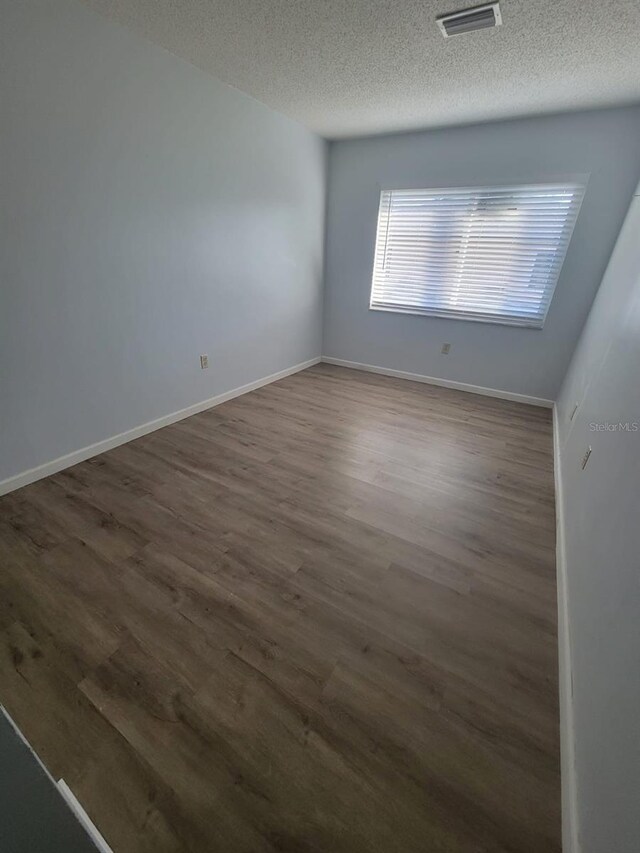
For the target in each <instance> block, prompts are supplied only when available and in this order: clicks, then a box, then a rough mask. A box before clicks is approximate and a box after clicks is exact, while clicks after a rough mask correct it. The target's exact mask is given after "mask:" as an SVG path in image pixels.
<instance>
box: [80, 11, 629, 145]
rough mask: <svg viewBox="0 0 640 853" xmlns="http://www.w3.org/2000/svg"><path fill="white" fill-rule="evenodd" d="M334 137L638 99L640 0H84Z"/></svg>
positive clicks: (315, 128) (212, 72)
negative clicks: (459, 31)
mask: <svg viewBox="0 0 640 853" xmlns="http://www.w3.org/2000/svg"><path fill="white" fill-rule="evenodd" d="M83 2H84V3H85V4H86V5H88V6H90V7H92V8H94V9H96V10H97V11H99V12H101V13H103V14H105V15H107V16H109V17H111V18H113V19H114V20H117V21H119V22H120V23H122V24H125V25H126V26H128V27H130V28H131V29H134V30H136V31H137V32H139V33H141V34H143V35H144V36H146V37H147V38H149V39H150V40H151V41H154V42H156V43H157V44H160V45H162V46H164V47H165V48H167V49H168V50H170V51H171V52H172V53H175V54H176V55H178V56H181V57H183V58H184V59H187V60H189V61H190V62H192V63H193V64H194V65H196V66H198V67H199V68H202V69H204V70H205V71H209V72H210V73H211V74H214V75H215V76H216V77H218V78H219V79H221V80H224V81H225V82H226V83H229V84H230V85H232V86H235V87H236V88H238V89H241V90H242V91H244V92H247V93H248V94H250V95H252V96H253V97H254V98H257V99H258V100H260V101H262V102H264V103H265V104H268V105H269V106H270V107H272V108H273V109H275V110H279V111H280V112H282V113H285V114H286V115H288V116H291V117H292V118H294V119H297V120H298V121H300V122H302V123H303V124H305V125H307V126H308V127H310V128H311V129H312V130H315V131H317V132H318V133H320V134H322V135H323V136H326V137H329V138H338V137H344V136H357V135H363V134H372V133H381V132H388V131H393V130H405V129H410V128H426V127H437V126H442V125H451V124H459V123H466V122H475V121H486V120H489V119H497V118H504V117H513V116H522V115H532V114H536V113H542V112H554V111H560V110H566V109H578V108H582V107H596V106H604V105H612V104H617V103H629V102H633V101H640V0H502V2H501V4H500V5H501V9H502V17H503V22H504V23H503V26H502V27H498V28H497V29H495V30H484V31H481V32H476V33H470V34H468V35H464V36H456V37H454V38H451V39H444V38H443V37H442V35H441V34H440V31H439V30H438V28H437V26H436V24H435V18H436V17H437V16H438V15H441V14H443V13H446V12H451V11H457V10H458V9H460V8H465V7H469V6H473V5H477V0H475V2H474V0H466V2H465V0H83Z"/></svg>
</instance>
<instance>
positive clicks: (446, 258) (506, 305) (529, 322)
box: [370, 184, 584, 329]
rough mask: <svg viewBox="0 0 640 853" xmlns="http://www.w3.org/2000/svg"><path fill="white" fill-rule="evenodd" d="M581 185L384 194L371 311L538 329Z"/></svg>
mask: <svg viewBox="0 0 640 853" xmlns="http://www.w3.org/2000/svg"><path fill="white" fill-rule="evenodd" d="M583 195H584V187H583V186H580V185H578V184H545V185H538V186H518V187H489V188H485V187H481V188H472V189H444V190H432V189H430V190H383V191H382V193H381V194H380V211H379V214H378V234H377V240H376V252H375V258H374V266H373V283H372V286H371V305H370V307H371V308H372V309H377V310H379V311H399V312H405V313H408V314H425V315H428V316H430V317H451V318H454V319H461V320H479V321H484V322H490V323H507V324H509V325H515V326H532V327H534V328H538V329H541V328H542V326H543V324H544V320H545V317H546V315H547V311H548V309H549V304H550V302H551V297H552V296H553V291H554V289H555V286H556V282H557V281H558V276H559V275H560V269H561V267H562V263H563V261H564V257H565V254H566V252H567V247H568V245H569V240H570V239H571V233H572V231H573V226H574V224H575V221H576V217H577V216H578V211H579V209H580V204H581V202H582V197H583Z"/></svg>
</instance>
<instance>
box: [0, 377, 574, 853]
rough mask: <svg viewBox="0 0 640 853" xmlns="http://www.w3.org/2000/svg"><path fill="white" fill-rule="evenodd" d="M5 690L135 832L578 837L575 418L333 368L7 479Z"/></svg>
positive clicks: (345, 838)
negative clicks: (563, 466)
mask: <svg viewBox="0 0 640 853" xmlns="http://www.w3.org/2000/svg"><path fill="white" fill-rule="evenodd" d="M0 559H1V561H2V564H1V565H2V572H1V575H0V596H1V598H0V636H1V644H0V701H2V703H3V704H4V705H5V706H6V707H7V709H8V711H9V712H10V713H11V714H12V716H13V717H14V718H15V720H16V722H17V723H18V724H19V725H20V726H21V727H22V729H23V731H24V732H25V734H26V736H27V737H28V738H29V739H30V741H31V742H32V744H33V746H34V748H35V749H36V750H37V752H38V753H39V754H40V756H41V757H42V758H43V760H44V761H45V763H46V765H47V766H48V767H49V769H50V770H51V772H52V773H53V775H54V776H55V777H56V778H58V777H61V776H62V777H64V779H65V780H66V781H67V782H68V784H69V785H70V787H71V789H72V790H73V791H74V792H75V794H76V795H77V796H78V798H79V799H80V801H81V802H82V803H83V805H84V806H85V808H86V809H87V811H88V813H89V815H90V816H91V817H92V818H93V820H94V821H95V823H96V825H97V826H98V827H99V829H100V830H101V831H102V832H103V834H104V835H105V837H106V839H107V841H108V842H109V843H110V844H111V846H112V847H113V849H114V851H116V853H137V852H138V851H149V853H151V851H153V853H163V851H182V850H185V851H186V850H188V851H197V853H203V851H205V853H208V851H221V853H222V852H223V853H236V851H238V853H240V851H241V853H261V851H291V853H293V851H295V853H311V851H322V852H323V853H325V851H326V853H361V852H362V853H364V851H369V852H370V853H372V851H379V853H413V851H420V853H438V851H456V853H458V851H459V852H460V853H462V851H464V852H465V853H507V851H508V853H525V851H527V853H553V851H559V849H560V841H559V836H560V818H559V811H560V793H559V756H558V697H557V672H556V645H557V643H556V604H555V600H556V588H555V554H554V503H553V471H552V449H551V425H550V413H549V412H548V411H545V410H543V409H536V408H533V407H527V406H522V405H519V404H516V403H510V402H503V401H499V400H494V399H490V398H486V397H478V396H474V395H471V394H464V393H461V392H456V391H449V390H446V389H438V388H434V387H429V386H426V385H418V384H414V383H409V382H404V381H401V380H394V379H389V378H386V377H380V376H374V375H370V374H363V373H356V372H354V371H349V370H345V369H342V368H337V367H330V366H327V365H319V366H317V367H314V368H312V369H310V370H306V371H304V372H303V373H299V374H297V375H295V376H291V377H289V378H287V379H283V380H282V381H280V382H277V383H275V384H273V385H269V386H268V387H265V388H262V389H260V390H258V391H253V392H252V393H250V394H247V395H245V396H243V397H240V398H238V399H236V400H233V401H231V402H228V403H225V404H224V405H222V406H220V407H218V408H216V409H213V410H210V411H208V412H204V413H202V414H200V415H196V416H195V417H192V418H190V419H189V420H185V421H182V422H180V423H178V424H175V425H173V426H171V427H167V428H165V429H163V430H160V431H158V432H155V433H153V434H151V435H148V436H146V437H145V438H141V439H139V440H138V441H135V442H132V443H130V444H127V445H124V446H122V447H119V448H117V449H116V450H112V451H110V452H109V453H106V454H104V455H102V456H99V457H97V458H95V459H92V460H90V461H88V462H84V463H82V464H80V465H77V466H75V467H74V468H70V469H68V470H67V471H64V472H62V473H60V474H57V475H55V476H53V477H50V478H48V479H47V480H43V481H41V482H39V483H35V484H33V485H31V486H28V487H26V488H24V489H22V490H20V491H17V492H14V493H13V494H11V495H7V496H5V497H4V498H2V499H0Z"/></svg>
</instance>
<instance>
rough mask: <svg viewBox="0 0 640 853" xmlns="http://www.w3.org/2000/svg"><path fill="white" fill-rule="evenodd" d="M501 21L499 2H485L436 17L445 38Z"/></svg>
mask: <svg viewBox="0 0 640 853" xmlns="http://www.w3.org/2000/svg"><path fill="white" fill-rule="evenodd" d="M501 23H502V15H501V14H500V4H499V3H485V4H484V5H483V6H474V7H473V8H472V9H465V10H464V11H463V12H452V13H451V14H450V15H443V16H442V17H441V18H438V19H437V24H438V26H439V27H440V30H441V32H442V35H443V36H444V37H445V38H449V36H457V35H462V33H470V32H473V30H485V29H487V28H489V27H499V26H500V24H501Z"/></svg>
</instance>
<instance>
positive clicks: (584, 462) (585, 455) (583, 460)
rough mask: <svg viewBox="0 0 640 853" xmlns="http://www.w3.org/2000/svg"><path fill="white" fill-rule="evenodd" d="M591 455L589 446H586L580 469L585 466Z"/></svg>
mask: <svg viewBox="0 0 640 853" xmlns="http://www.w3.org/2000/svg"><path fill="white" fill-rule="evenodd" d="M590 456H591V446H589V447H587V449H586V451H585V454H584V456H583V457H582V470H583V471H584V469H585V468H586V467H587V462H588V461H589V457H590Z"/></svg>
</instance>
